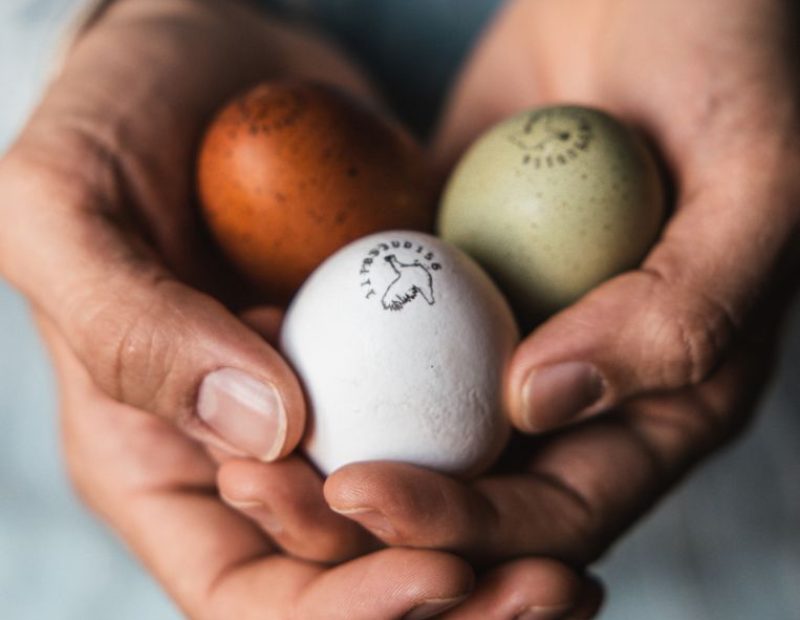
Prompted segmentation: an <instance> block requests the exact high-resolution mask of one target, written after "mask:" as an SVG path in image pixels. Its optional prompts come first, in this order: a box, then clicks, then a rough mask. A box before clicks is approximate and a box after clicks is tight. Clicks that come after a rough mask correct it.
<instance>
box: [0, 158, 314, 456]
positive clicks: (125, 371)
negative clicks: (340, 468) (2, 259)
mask: <svg viewBox="0 0 800 620" xmlns="http://www.w3.org/2000/svg"><path fill="white" fill-rule="evenodd" d="M6 170H7V169H6ZM3 183H4V186H5V188H6V189H8V190H9V191H12V190H16V192H17V193H16V194H14V195H12V196H10V197H5V199H6V200H11V201H14V202H15V204H16V203H19V204H24V205H27V206H28V207H30V208H29V209H28V211H30V212H32V213H33V214H34V215H32V216H31V217H32V218H33V219H34V220H36V218H37V217H40V218H41V220H42V221H31V222H27V223H26V225H25V226H22V225H20V230H21V231H22V233H21V235H22V236H23V237H24V234H23V233H24V232H25V231H30V230H35V231H38V233H37V234H41V238H39V240H38V241H36V242H35V243H34V242H33V240H32V239H27V241H26V240H25V239H17V240H16V241H15V243H16V242H17V241H18V242H20V243H28V244H29V247H30V248H37V247H38V248H42V247H46V248H47V251H46V252H44V251H42V252H41V255H37V256H31V257H30V260H29V261H24V262H23V263H22V264H18V265H16V267H14V268H13V269H12V270H11V273H10V274H9V275H10V276H11V277H12V278H13V279H14V280H15V282H16V284H17V285H18V286H20V288H22V289H23V291H24V292H25V293H26V294H28V295H29V297H30V298H31V299H32V300H33V302H34V304H35V305H36V306H37V308H39V309H40V311H42V312H43V313H44V314H45V315H47V317H48V318H49V319H50V320H51V322H52V323H54V324H55V325H56V327H57V328H58V330H59V331H60V333H62V334H63V335H64V337H65V338H66V340H67V341H68V343H69V346H70V348H71V350H72V351H73V352H74V353H75V354H76V356H77V357H78V358H79V359H80V360H81V362H82V363H83V364H84V366H85V367H86V369H87V370H88V371H89V373H90V375H91V377H92V380H93V381H94V383H95V384H96V385H97V386H98V387H100V388H101V389H102V390H103V391H104V392H105V393H106V394H108V395H109V396H111V397H112V398H114V399H115V400H118V401H119V402H122V403H125V404H128V405H131V406H133V407H136V408H138V409H144V410H147V411H150V412H152V413H155V414H157V415H158V416H160V417H161V418H163V419H165V420H169V421H170V422H172V423H174V424H176V425H178V426H179V427H180V428H181V429H183V430H184V431H185V432H188V433H189V434H191V435H192V436H194V437H196V438H198V439H200V440H202V441H205V442H206V443H209V444H211V445H218V446H220V447H223V448H229V449H234V450H236V451H238V452H239V453H242V454H247V455H251V456H254V457H257V458H261V459H264V460H273V459H275V458H278V457H280V456H283V455H285V454H288V453H289V452H290V451H291V450H292V449H293V447H294V446H295V445H296V444H297V442H298V441H299V439H300V436H301V435H302V432H303V426H304V421H305V406H304V401H303V395H302V391H301V388H300V385H299V383H298V381H297V379H296V377H295V376H294V373H293V372H292V371H291V369H290V368H289V366H288V365H287V364H286V363H285V362H284V360H283V359H282V358H281V356H280V355H279V354H278V353H277V352H276V351H275V350H274V349H273V348H272V347H270V346H269V345H268V344H267V343H266V342H264V340H263V339H262V338H261V337H259V335H258V334H256V333H255V332H253V331H252V330H250V329H248V328H247V327H246V326H245V325H243V324H242V323H241V321H239V320H238V319H237V318H236V317H235V316H233V315H232V314H231V313H230V312H228V310H227V309H226V308H225V307H224V306H222V304H220V303H218V302H217V301H216V300H214V299H212V298H211V297H209V296H206V295H204V294H202V293H200V292H198V291H196V290H194V289H192V288H190V287H188V286H186V285H184V284H182V283H181V282H179V281H178V280H176V279H175V278H173V276H172V274H171V273H170V272H169V271H168V270H166V269H165V268H164V267H163V266H161V265H160V264H159V263H158V262H157V261H156V260H155V259H154V258H153V257H152V256H151V255H150V254H149V253H148V251H147V250H145V249H142V248H143V247H144V246H143V245H142V244H141V242H140V241H137V239H136V238H135V236H134V235H133V233H132V232H130V229H128V228H125V227H123V226H116V225H114V224H111V223H110V221H111V220H109V218H101V217H99V216H98V215H97V214H91V213H90V212H91V209H92V207H91V205H90V204H89V203H88V202H87V203H86V204H84V202H85V201H91V200H92V197H90V196H78V197H74V196H72V193H70V192H65V193H63V195H62V194H59V195H52V194H51V192H53V191H55V190H54V189H53V186H52V184H47V183H41V184H37V185H35V186H31V185H30V184H29V185H26V186H23V187H24V188H26V189H25V191H24V192H22V191H21V190H20V188H19V185H14V184H13V183H5V181H4V182H3ZM73 201H75V202H73ZM51 204H57V205H58V208H55V209H54V208H42V207H47V206H48V205H51ZM44 213H46V215H43V214H44ZM36 214H38V215H36ZM23 229H24V230H23ZM29 251H32V250H30V249H29Z"/></svg>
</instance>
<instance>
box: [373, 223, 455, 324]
mask: <svg viewBox="0 0 800 620" xmlns="http://www.w3.org/2000/svg"><path fill="white" fill-rule="evenodd" d="M441 268H442V266H441V264H440V263H438V262H435V256H434V253H433V252H431V251H429V250H427V248H425V246H423V245H421V244H418V243H412V242H411V241H408V240H398V239H393V240H387V241H385V242H382V243H378V244H377V245H376V246H375V247H373V248H372V249H371V250H370V251H369V252H368V253H367V256H365V257H364V259H363V260H362V261H361V269H360V270H359V272H358V273H359V275H360V276H361V288H362V291H363V293H364V298H365V299H368V300H375V303H376V304H379V305H380V307H381V308H382V309H384V310H389V311H393V312H394V311H399V310H402V309H403V308H404V307H405V306H406V305H407V304H409V303H411V302H413V301H414V300H415V299H422V300H424V302H425V303H427V304H428V305H429V306H432V305H434V304H435V303H436V297H435V292H434V273H435V272H436V271H439V270H440V269H441ZM418 303H421V302H418Z"/></svg>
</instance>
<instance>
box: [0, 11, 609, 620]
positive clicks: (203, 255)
mask: <svg viewBox="0 0 800 620" xmlns="http://www.w3.org/2000/svg"><path fill="white" fill-rule="evenodd" d="M156 59H157V61H156ZM265 75H267V76H269V75H274V76H276V77H281V76H285V75H291V76H294V77H299V78H303V79H319V80H323V81H325V80H326V81H333V82H335V83H337V84H338V85H339V86H340V87H342V88H345V89H347V90H349V91H350V92H352V93H353V94H354V95H355V96H358V97H362V98H364V99H365V100H371V101H374V99H375V96H374V94H373V93H372V90H371V88H370V87H369V85H368V84H367V83H366V81H365V80H364V79H363V78H362V77H361V75H360V74H359V72H358V71H357V70H356V69H354V68H353V67H352V66H351V65H349V64H348V63H347V62H346V61H345V60H344V59H343V57H342V56H341V54H339V52H338V51H337V50H336V49H334V48H333V47H331V46H330V45H329V44H327V43H325V42H323V41H321V40H320V39H318V38H317V37H315V36H312V35H310V34H308V33H304V32H301V31H297V30H294V29H292V28H289V27H286V26H285V25H281V24H278V23H276V22H271V21H269V20H267V19H266V18H264V17H263V16H261V14H260V13H256V12H253V11H252V10H251V9H249V8H248V7H247V6H246V5H245V4H239V3H237V2H233V1H231V2H225V3H220V2H215V1H210V0H208V1H204V0H119V1H118V2H116V3H114V4H113V5H112V7H111V8H110V9H109V10H108V11H107V12H106V13H105V14H104V15H103V16H102V17H101V18H100V19H99V20H98V21H97V22H95V23H94V24H93V26H92V27H91V29H89V30H88V31H87V32H85V33H84V34H83V35H82V36H81V37H80V40H79V41H78V43H77V44H76V45H75V46H74V47H73V49H72V50H71V51H70V53H69V55H68V57H67V58H66V61H65V64H64V67H63V71H62V72H61V73H60V74H59V76H58V77H57V79H56V80H55V81H54V82H53V83H52V84H51V86H50V87H49V88H48V90H47V92H46V94H45V96H44V98H43V100H42V102H41V103H40V105H39V106H38V107H37V109H36V110H35V112H34V113H33V115H32V117H31V119H30V121H29V123H28V124H27V126H26V127H25V128H24V130H23V132H22V133H21V135H20V137H19V139H18V140H17V141H16V142H15V144H14V145H13V147H12V148H11V149H10V151H9V152H8V153H7V154H6V155H5V156H4V157H3V159H2V160H1V161H0V231H1V232H0V272H2V274H3V276H5V277H6V278H8V279H9V280H10V281H11V282H12V283H13V284H15V285H16V286H17V287H18V288H19V289H20V290H21V291H22V292H23V293H24V294H25V295H26V296H27V297H28V299H29V301H30V303H31V306H32V309H33V311H34V313H35V315H36V317H37V321H38V323H39V325H40V328H41V332H42V335H43V338H44V340H45V342H46V344H47V346H48V347H49V349H50V351H51V354H52V359H53V363H54V366H55V368H56V372H57V375H58V378H59V384H60V387H61V401H62V414H63V415H62V419H63V429H64V445H65V456H66V461H67V465H68V468H69V471H70V474H71V477H72V479H73V481H74V483H75V486H76V488H77V490H78V492H79V493H80V494H81V495H82V497H83V498H84V500H85V501H86V502H87V504H88V505H89V506H91V507H92V508H93V509H94V510H96V511H97V512H98V513H99V514H100V515H101V517H102V518H103V519H104V520H105V521H106V522H107V523H108V524H109V525H110V526H111V527H113V528H114V529H115V530H116V531H117V532H118V533H119V534H120V536H121V537H122V538H123V539H124V540H125V542H126V543H127V544H128V545H129V546H130V548H131V549H132V550H133V551H134V552H135V553H136V554H137V555H138V556H139V557H140V558H141V559H142V561H143V562H144V564H145V565H146V566H147V567H148V569H149V570H150V571H151V572H152V573H153V574H154V575H155V576H156V577H157V578H158V579H159V580H160V581H161V583H162V584H163V586H164V588H165V589H166V590H167V591H168V592H169V594H170V595H171V596H172V597H173V598H174V599H175V601H176V602H177V603H178V605H180V607H181V608H182V609H183V610H184V612H185V613H186V614H187V615H188V616H189V617H192V618H200V619H206V618H208V619H215V618H231V617H235V618H243V619H246V618H251V617H252V618H255V617H258V618H280V619H285V618H302V619H306V618H309V619H311V618H326V619H328V618H336V617H341V618H348V619H357V618H365V619H366V618H370V619H371V618H400V617H404V616H405V615H406V614H408V613H411V612H415V613H417V617H428V616H430V615H432V614H434V613H438V612H441V611H443V610H444V609H445V608H449V609H451V611H450V612H449V613H450V617H452V618H477V617H480V618H498V619H500V618H512V617H515V616H516V615H518V614H519V613H521V612H524V611H526V610H528V609H530V608H533V609H538V610H539V612H540V615H542V614H549V615H547V616H546V617H563V616H566V615H567V614H573V615H574V617H590V616H591V615H593V613H594V612H595V611H596V609H597V607H598V605H599V600H600V594H599V592H600V590H599V586H598V585H597V584H595V583H594V582H593V581H592V580H591V579H590V578H588V577H585V576H584V575H583V574H581V573H579V572H576V571H574V570H572V569H570V568H568V567H566V566H565V565H563V564H561V563H559V562H557V561H554V560H551V559H539V558H534V557H531V558H525V559H523V560H520V561H514V562H509V563H508V564H505V565H504V566H502V567H500V568H498V570H496V571H493V572H487V573H481V574H476V572H475V570H474V569H473V568H472V567H471V566H470V565H468V564H467V563H466V562H465V561H464V560H463V559H461V558H458V557H456V556H454V555H452V554H448V553H443V552H439V551H435V550H412V549H384V548H382V547H383V545H382V544H380V543H379V542H378V541H377V540H376V539H375V538H374V537H373V536H372V535H370V534H369V533H368V532H366V531H365V530H363V528H361V527H360V526H358V525H357V524H355V523H354V522H352V521H351V520H349V519H346V518H344V517H341V516H340V515H337V514H335V513H334V512H332V511H331V510H330V509H329V508H328V507H327V506H326V505H325V504H324V502H323V497H322V494H321V493H320V492H319V490H320V489H321V482H320V481H319V479H318V478H312V477H310V476H309V474H310V471H309V470H308V469H307V467H308V466H307V465H306V464H305V463H304V462H303V461H300V460H299V459H297V458H290V459H287V460H285V461H283V462H279V463H278V464H276V465H274V467H275V469H274V470H271V471H272V472H273V473H274V474H275V475H274V477H273V479H274V480H275V481H276V482H275V484H274V485H272V486H264V480H267V481H269V478H263V479H261V478H259V480H258V481H257V483H258V484H261V485H262V486H258V487H257V490H258V491H259V493H260V494H262V495H263V496H264V498H265V499H266V501H267V502H269V503H272V504H276V505H279V504H280V503H281V502H282V501H284V502H285V505H286V506H287V509H288V510H290V511H293V512H291V514H292V515H294V516H295V517H296V523H298V524H303V523H308V522H309V521H308V520H306V521H303V519H304V518H306V519H307V517H308V515H309V514H314V513H315V512H316V513H317V514H318V513H319V512H320V511H321V512H322V513H323V514H322V518H321V519H320V520H319V521H315V522H314V523H313V530H312V532H311V533H312V534H313V535H314V537H315V538H317V539H318V541H319V542H318V544H314V545H309V544H308V542H307V540H308V538H309V536H308V532H306V533H305V535H301V533H300V532H299V531H298V530H297V529H296V526H295V529H292V526H291V525H288V524H287V527H286V528H284V529H283V530H282V531H278V532H276V533H274V534H270V533H269V528H268V527H263V528H262V527H258V525H259V523H260V524H262V525H263V524H265V523H266V522H265V520H264V518H263V515H264V513H263V512H262V513H260V514H261V517H262V518H261V521H259V520H258V519H254V518H253V514H252V513H253V504H252V502H248V503H247V505H246V506H241V505H240V506H239V507H238V508H236V507H232V506H231V504H234V503H236V502H235V501H233V502H230V501H229V503H226V502H225V501H224V500H223V499H222V497H221V495H220V487H225V488H227V485H228V483H227V482H226V481H227V480H229V479H231V480H233V481H234V482H236V483H237V484H241V481H242V477H241V476H237V475H236V470H235V469H234V468H235V467H236V465H237V463H238V464H242V463H244V464H248V465H252V464H256V465H264V466H265V467H266V466H267V465H266V464H265V463H259V462H257V461H250V460H246V459H242V458H232V455H234V454H238V455H239V456H240V457H241V452H240V451H238V450H237V449H236V447H235V446H231V445H229V444H227V443H226V442H224V441H221V440H220V439H219V438H218V437H215V436H214V435H213V433H211V431H210V429H208V428H206V427H205V426H204V425H203V424H202V422H200V421H199V419H198V417H197V415H196V412H195V410H194V407H193V400H194V397H195V395H196V392H197V386H198V381H199V379H200V378H201V377H202V376H203V375H204V374H205V373H206V372H208V371H209V370H210V369H214V368H218V367H220V366H225V365H233V366H235V367H238V368H242V369H245V370H247V371H248V372H250V373H251V374H253V375H254V376H257V377H261V378H264V379H265V380H268V381H270V382H271V383H272V384H273V385H275V386H276V388H277V389H278V390H279V391H280V392H281V394H282V397H283V400H284V403H285V405H286V408H287V413H288V418H289V419H288V425H289V428H288V431H287V433H286V438H285V443H284V445H283V446H282V447H281V449H280V451H279V453H278V456H283V455H286V454H288V453H290V452H291V451H292V449H293V448H294V446H295V444H296V442H297V440H298V439H299V437H300V435H301V433H302V428H303V424H304V421H305V420H304V415H305V411H304V405H303V400H302V394H301V392H300V389H299V384H298V382H297V380H296V378H295V377H294V376H293V374H292V373H291V371H290V370H289V369H288V366H287V365H286V364H285V363H284V362H283V360H282V359H281V358H280V356H279V355H278V354H277V353H276V352H275V350H274V348H273V347H272V346H271V345H270V344H269V342H268V338H266V336H269V335H274V333H275V330H276V325H277V324H276V320H275V318H276V316H279V315H276V314H275V312H276V311H275V310H268V311H261V312H260V313H259V312H256V313H250V314H248V315H245V316H244V318H243V319H242V318H240V317H239V316H237V314H236V313H235V312H234V309H236V308H240V307H242V305H243V304H244V303H245V302H246V299H243V298H242V296H241V295H234V294H232V293H231V291H232V290H233V291H240V290H241V287H240V283H238V282H237V281H236V280H235V278H234V277H233V276H232V274H231V273H230V272H229V271H228V270H227V269H226V266H225V265H224V263H222V262H221V261H220V260H217V256H216V254H215V253H214V251H213V248H212V247H211V246H210V244H208V241H207V239H206V238H205V236H204V233H203V229H202V227H201V226H200V225H199V223H198V221H197V214H196V213H197V212H196V209H195V208H194V205H193V201H192V178H191V170H192V167H193V166H192V164H193V157H194V149H195V147H196V144H197V142H198V140H199V137H200V133H201V131H202V128H203V126H204V124H205V123H206V122H207V121H208V119H209V118H210V116H211V114H212V112H213V111H214V110H215V109H216V108H217V107H218V106H219V105H220V104H221V103H222V102H224V101H225V100H226V99H228V98H229V97H230V96H231V95H232V94H233V93H234V92H238V91H239V90H241V89H242V88H243V87H244V86H246V85H248V84H250V83H252V82H253V81H254V80H256V79H263V78H264V76H265ZM165 136H167V137H169V139H165ZM245 298H246V296H245ZM220 463H224V465H223V467H222V468H220V467H219V464H220ZM226 472H233V474H230V473H226ZM293 480H297V481H299V483H300V487H292V488H289V487H287V485H286V483H287V482H291V481H293ZM314 491H317V492H316V493H314ZM222 493H223V494H224V493H225V490H224V489H223V491H222ZM229 499H230V498H229ZM234 499H236V498H235V497H234ZM239 503H240V502H239ZM254 521H255V522H254ZM293 523H294V521H293ZM293 533H294V534H293ZM334 563H336V564H337V565H336V566H331V564H334ZM498 592H499V593H502V594H503V596H498ZM426 604H428V605H434V607H428V608H427V610H426V611H425V612H424V613H422V611H421V610H420V609H419V608H420V606H421V605H426ZM554 614H556V616H554Z"/></svg>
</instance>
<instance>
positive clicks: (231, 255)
mask: <svg viewBox="0 0 800 620" xmlns="http://www.w3.org/2000/svg"><path fill="white" fill-rule="evenodd" d="M198 186H199V195H200V202H201V205H202V209H203V213H204V215H205V218H206V220H207V222H208V224H209V227H210V229H211V232H212V234H213V236H214V238H215V239H216V241H217V242H218V244H219V245H220V247H221V248H222V250H223V252H224V253H225V255H226V256H227V257H228V259H230V261H231V262H232V263H233V264H234V265H235V266H236V267H237V268H238V269H239V270H240V271H241V272H242V274H243V275H244V276H246V277H247V278H248V279H249V280H250V281H251V282H252V283H253V284H254V285H256V286H257V287H258V289H259V290H260V291H261V293H263V294H264V295H265V296H266V300H267V301H274V302H285V301H287V300H288V299H289V298H290V297H291V296H292V295H293V294H294V292H295V291H296V290H297V289H298V288H299V286H300V285H301V284H302V282H303V281H304V280H305V279H306V277H307V276H308V275H309V274H310V273H311V272H312V271H313V270H314V269H315V268H316V267H317V266H318V265H319V264H320V263H321V262H322V261H323V260H324V259H325V258H327V257H328V256H329V255H331V254H333V253H334V252H335V251H336V250H337V249H339V248H340V247H342V246H344V245H346V244H347V243H349V242H350V241H353V240H355V239H357V238H359V237H362V236H364V235H367V234H369V233H373V232H377V231H381V230H388V229H413V230H422V231H427V230H430V229H431V227H432V225H433V218H434V209H433V204H432V202H433V201H432V198H433V196H432V192H431V190H432V186H431V183H430V177H429V175H428V172H427V168H426V165H425V161H424V158H423V155H422V152H421V150H420V149H419V147H418V146H417V145H416V144H415V142H414V141H413V140H412V139H411V138H410V136H408V135H407V134H406V133H405V132H404V131H403V130H401V129H400V128H399V127H398V125H396V124H394V123H392V122H390V121H388V120H387V119H385V118H383V117H381V116H379V115H377V114H376V113H375V112H373V111H371V110H370V109H368V108H366V107H365V106H363V105H362V104H360V103H357V102H355V101H353V100H352V99H350V98H349V97H347V96H346V95H344V94H343V93H340V92H339V91H337V90H334V89H333V88H331V87H327V86H322V85H319V84H309V83H299V82H271V83H264V84H261V85H259V86H256V87H255V88H253V89H252V90H250V91H248V92H246V93H245V94H243V95H242V96H240V97H238V98H237V99H235V100H234V101H233V102H231V103H230V104H228V105H227V106H225V107H224V108H223V109H222V110H221V112H220V113H219V114H218V115H217V117H216V118H215V119H214V121H213V122H212V124H211V126H210V127H209V129H208V131H207V133H206V135H205V138H204V140H203V143H202V146H201V149H200V155H199V162H198Z"/></svg>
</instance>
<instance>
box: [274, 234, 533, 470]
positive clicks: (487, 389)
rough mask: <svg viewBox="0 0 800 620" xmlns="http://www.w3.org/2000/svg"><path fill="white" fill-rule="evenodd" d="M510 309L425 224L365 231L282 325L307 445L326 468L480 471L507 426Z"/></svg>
mask: <svg viewBox="0 0 800 620" xmlns="http://www.w3.org/2000/svg"><path fill="white" fill-rule="evenodd" d="M517 340H518V332H517V328H516V324H515V322H514V318H513V316H512V313H511V310H510V308H509V306H508V303H507V302H506V301H505V298H504V297H503V296H502V294H501V293H500V292H499V291H498V289H497V288H496V287H495V285H494V284H493V283H492V281H491V280H490V279H489V277H488V276H487V275H486V273H485V272H484V271H483V270H482V269H481V268H480V267H479V266H478V265H477V264H476V263H475V262H474V261H473V260H472V259H471V258H469V257H468V256H467V255H466V254H464V253H463V252H461V251H460V250H458V249H457V248H455V247H453V246H451V245H449V244H446V243H444V242H443V241H441V240H440V239H438V238H436V237H433V236H430V235H426V234H423V233H418V232H411V231H392V232H385V233H378V234H375V235H371V236H368V237H365V238H363V239H360V240H358V241H356V242H354V243H352V244H350V245H348V246H347V247H345V248H344V249H342V250H340V251H339V252H337V253H336V254H334V255H333V256H332V257H330V258H329V259H328V260H327V261H325V262H324V263H323V264H322V266H321V267H319V268H318V269H317V270H316V271H315V272H314V273H313V274H312V275H311V277H310V278H309V279H308V281H307V282H306V283H305V284H304V285H303V287H302V288H301V289H300V291H299V292H298V294H297V296H296V297H295V299H294V300H293V302H292V304H291V305H290V307H289V309H288V311H287V314H286V317H285V320H284V323H283V327H282V332H281V347H282V350H283V353H284V355H285V356H286V358H287V359H288V360H289V361H290V363H291V364H292V365H293V367H294V369H295V370H296V371H297V373H298V376H299V377H300V380H301V382H302V384H303V386H304V388H305V391H306V396H307V398H308V403H309V406H310V410H311V418H310V428H309V431H308V434H307V436H306V439H305V441H304V449H305V451H306V453H307V454H308V456H309V457H310V458H311V460H312V461H313V462H314V463H315V464H316V465H317V466H318V467H319V469H320V470H321V471H322V472H323V473H326V474H327V473H330V472H332V471H333V470H335V469H338V468H339V467H341V466H343V465H345V464H348V463H353V462H358V461H372V460H392V461H404V462H409V463H413V464H416V465H419V466H422V467H427V468H432V469H435V470H438V471H441V472H447V473H451V474H458V475H467V476H468V475H472V474H475V473H477V472H479V471H481V470H483V469H485V468H486V467H488V466H489V465H490V464H491V463H492V461H494V460H495V458H496V457H497V455H498V454H499V453H500V451H501V450H502V448H503V446H504V445H505V443H506V440H507V438H508V433H509V425H508V422H507V421H506V417H505V415H504V412H503V406H502V389H501V383H502V376H503V372H504V369H505V367H506V365H507V363H508V361H509V358H510V356H511V354H512V351H513V348H514V346H515V344H516V342H517Z"/></svg>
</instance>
